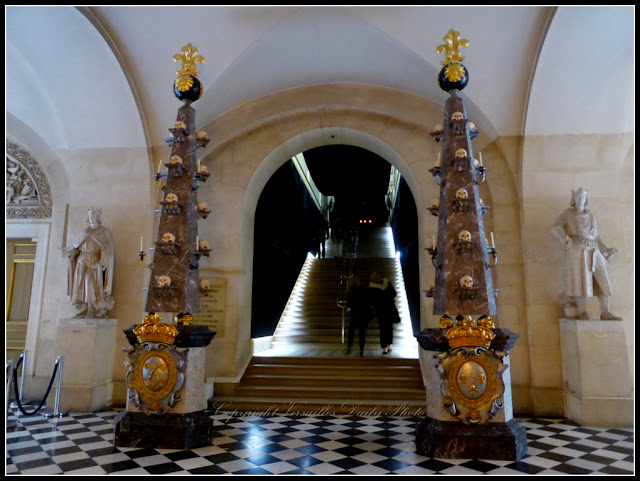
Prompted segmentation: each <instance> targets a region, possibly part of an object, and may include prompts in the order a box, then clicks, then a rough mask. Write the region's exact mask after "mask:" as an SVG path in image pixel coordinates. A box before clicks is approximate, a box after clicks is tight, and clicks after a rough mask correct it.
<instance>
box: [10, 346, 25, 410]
mask: <svg viewBox="0 0 640 481" xmlns="http://www.w3.org/2000/svg"><path fill="white" fill-rule="evenodd" d="M19 367H22V369H20V392H19V393H16V396H18V397H19V399H20V403H22V402H23V400H22V393H23V392H24V370H25V369H26V367H27V351H26V350H25V351H22V354H20V360H19V361H18V363H17V364H16V366H15V369H18V368H19ZM17 407H18V401H17V400H16V401H15V402H12V403H11V408H13V409H15V408H17Z"/></svg>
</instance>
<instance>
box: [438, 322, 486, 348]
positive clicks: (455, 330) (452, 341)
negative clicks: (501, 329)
mask: <svg viewBox="0 0 640 481" xmlns="http://www.w3.org/2000/svg"><path fill="white" fill-rule="evenodd" d="M445 337H446V338H447V340H448V341H449V347H451V349H457V348H459V347H482V348H484V349H489V346H490V345H491V341H493V338H494V337H495V334H494V333H493V332H492V331H491V329H490V328H488V327H484V326H473V325H469V323H468V322H466V319H465V321H463V322H458V323H457V325H456V326H454V327H452V328H451V329H449V330H448V331H447V333H446V334H445Z"/></svg>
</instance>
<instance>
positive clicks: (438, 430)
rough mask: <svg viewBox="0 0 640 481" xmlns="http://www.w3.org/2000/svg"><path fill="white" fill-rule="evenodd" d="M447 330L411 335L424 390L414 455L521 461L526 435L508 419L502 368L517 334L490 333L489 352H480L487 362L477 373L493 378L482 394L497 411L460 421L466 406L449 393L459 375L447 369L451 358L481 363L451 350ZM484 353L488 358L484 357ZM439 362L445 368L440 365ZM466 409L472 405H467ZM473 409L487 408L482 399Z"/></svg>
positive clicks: (509, 410)
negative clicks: (495, 403) (496, 404)
mask: <svg viewBox="0 0 640 481" xmlns="http://www.w3.org/2000/svg"><path fill="white" fill-rule="evenodd" d="M447 331H448V330H447V329H424V330H423V331H422V332H421V333H420V334H419V335H418V336H417V339H418V342H419V344H420V347H421V348H422V349H421V350H420V361H421V367H422V373H423V380H424V382H425V386H426V388H427V399H426V401H427V403H426V404H427V406H426V407H427V417H426V418H424V419H423V420H422V421H421V422H420V423H419V424H418V425H417V426H416V431H415V432H416V446H417V449H418V452H420V453H422V454H425V455H427V456H429V457H435V458H446V459H452V458H458V459H503V460H511V461H518V460H520V459H522V458H523V457H524V456H526V454H527V432H526V430H525V428H524V427H522V426H521V425H520V424H519V423H518V422H517V421H516V420H515V419H513V406H512V400H511V376H510V369H509V367H508V366H509V363H510V361H509V355H508V352H509V351H510V350H511V348H512V347H513V346H514V345H515V343H516V341H517V339H518V337H519V336H518V335H517V334H514V333H512V332H511V331H509V330H508V329H492V332H493V334H494V339H493V340H492V342H491V345H490V350H486V349H485V350H484V351H485V353H486V354H487V355H488V356H489V357H490V358H491V359H492V361H491V362H492V363H493V364H484V365H485V366H487V370H486V371H483V374H484V375H485V376H486V377H490V376H492V377H493V378H494V379H495V380H496V382H495V383H492V385H493V386H494V387H493V391H487V392H490V393H493V394H494V395H495V397H499V398H500V399H501V402H500V405H501V407H500V408H499V409H497V410H496V411H494V412H493V414H491V415H484V414H483V417H482V418H481V419H484V422H473V421H471V419H473V418H472V417H470V416H466V417H465V413H468V412H469V411H470V408H468V407H467V408H465V407H464V406H465V403H466V401H465V398H463V397H461V396H462V394H461V392H462V391H460V392H457V393H456V394H454V392H453V391H452V390H451V384H452V383H451V379H452V378H454V379H458V374H457V373H458V372H459V371H456V370H455V369H456V368H454V367H452V364H451V359H453V358H460V356H462V357H461V358H462V359H468V361H466V362H483V363H484V361H480V360H479V356H473V355H470V353H472V352H473V351H474V349H473V348H470V350H469V351H468V352H466V351H465V352H460V351H456V350H454V349H451V348H450V346H449V341H448V339H447V337H446V336H445V334H446V333H447ZM456 352H457V354H456ZM490 352H491V353H493V354H491V355H489V353H490ZM496 352H499V353H501V357H500V358H498V357H495V353H496ZM445 361H446V362H448V364H446V365H445ZM498 364H500V366H501V367H502V368H503V369H502V371H501V373H500V374H498V371H497V368H498ZM490 366H493V367H490ZM458 368H460V366H458ZM449 369H451V371H450V373H448V370H449ZM494 370H495V371H494ZM479 382H482V380H480V381H479ZM474 387H475V386H474ZM501 388H502V389H501ZM487 389H489V388H488V387H487ZM454 395H455V396H456V399H455V404H454V399H453V398H452V397H450V396H454ZM467 399H471V398H467ZM491 399H493V398H491ZM454 405H456V406H457V407H456V408H455V411H456V412H455V413H454V412H452V411H453V410H452V406H454ZM467 406H471V407H474V405H473V404H471V403H469V404H467ZM475 409H477V410H478V412H481V413H488V412H489V410H490V409H491V406H490V405H489V401H484V403H483V404H476V405H475ZM465 410H466V411H465ZM464 421H468V422H464Z"/></svg>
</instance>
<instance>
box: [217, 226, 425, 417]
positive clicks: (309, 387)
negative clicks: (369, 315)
mask: <svg viewBox="0 0 640 481" xmlns="http://www.w3.org/2000/svg"><path fill="white" fill-rule="evenodd" d="M390 234H391V229H390V228H389V227H384V228H370V229H368V230H367V231H364V232H361V234H360V242H359V248H358V257H357V261H356V265H355V270H354V273H355V275H357V276H359V277H360V279H361V280H362V281H363V283H366V282H368V279H369V274H370V273H371V272H373V271H375V272H378V273H379V274H381V275H382V276H383V277H387V278H388V279H390V281H391V283H392V284H393V286H394V288H395V289H396V292H397V294H398V297H397V298H396V305H397V307H398V311H399V313H400V316H401V318H402V322H401V323H399V324H395V325H394V341H393V345H392V346H393V349H392V352H391V354H390V355H389V356H388V357H382V349H381V347H380V338H379V329H378V323H377V319H373V320H371V321H370V323H369V326H368V329H367V338H366V344H365V357H364V358H360V357H359V356H358V352H359V346H358V336H357V334H356V338H355V340H354V345H353V348H352V351H351V354H350V355H345V354H343V351H344V349H345V348H346V342H347V334H348V326H349V314H348V313H347V314H346V316H345V319H344V325H345V330H344V343H343V331H342V325H343V320H342V310H341V309H340V308H339V307H338V305H337V298H338V294H339V289H340V285H339V281H340V274H341V272H342V271H343V267H344V262H343V260H342V259H340V258H330V257H329V256H330V254H331V253H332V252H334V249H333V246H331V245H328V246H327V258H326V259H314V258H312V257H309V258H308V259H307V261H306V262H305V264H304V266H303V268H302V270H301V272H300V276H299V278H298V281H297V283H296V286H295V287H294V290H293V292H292V293H291V296H290V298H289V302H288V303H287V306H286V308H285V310H284V312H283V314H282V317H281V320H280V322H279V324H278V327H277V328H276V331H275V333H274V336H273V342H272V347H271V349H268V350H265V351H262V352H258V353H256V354H255V355H254V357H253V359H252V361H251V363H250V364H249V367H248V368H247V370H246V372H245V374H244V376H243V377H242V380H241V382H240V384H239V385H238V386H237V387H236V389H235V392H234V393H233V394H232V395H228V396H216V397H215V398H214V399H212V400H211V401H210V406H211V407H212V408H220V407H221V406H225V408H228V409H237V410H238V411H265V410H270V411H271V412H287V411H288V412H293V411H298V412H299V411H305V412H316V413H319V412H321V411H323V410H324V411H327V410H329V411H330V412H328V413H327V414H331V413H335V414H338V413H343V414H349V413H350V414H357V413H358V412H359V413H361V414H363V413H367V412H368V413H369V414H370V415H375V414H395V415H401V414H402V413H403V412H404V413H405V414H406V415H408V414H411V415H413V414H416V413H419V414H422V413H424V411H425V409H426V407H425V405H426V394H425V389H424V385H423V382H422V375H421V372H420V366H419V362H418V343H417V341H416V339H415V338H414V336H413V331H412V327H411V320H410V318H409V310H408V305H407V299H406V294H405V289H404V281H403V278H402V269H401V266H400V261H399V259H397V258H395V256H394V253H395V249H394V247H393V240H392V239H391V235H390Z"/></svg>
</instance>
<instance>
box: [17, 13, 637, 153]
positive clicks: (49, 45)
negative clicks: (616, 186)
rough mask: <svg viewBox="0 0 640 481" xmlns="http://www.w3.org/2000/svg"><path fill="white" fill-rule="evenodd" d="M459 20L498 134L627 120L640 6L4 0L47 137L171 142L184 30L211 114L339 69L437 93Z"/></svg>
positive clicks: (22, 84) (484, 115) (626, 126)
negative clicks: (18, 1) (13, 1)
mask: <svg viewBox="0 0 640 481" xmlns="http://www.w3.org/2000/svg"><path fill="white" fill-rule="evenodd" d="M450 28H455V29H456V30H458V31H460V32H461V33H462V35H463V37H465V38H468V39H469V41H470V45H469V47H468V48H467V49H464V51H463V54H464V55H465V56H466V59H465V61H464V63H465V65H466V66H467V68H468V69H469V71H470V83H469V86H468V87H467V89H465V90H464V91H463V94H464V96H465V98H466V99H467V102H468V103H467V105H468V109H469V111H470V112H472V113H473V118H474V119H475V120H476V123H478V124H481V125H482V126H483V131H484V132H485V133H487V134H488V135H489V136H490V137H491V138H495V137H499V136H510V135H525V134H531V135H539V134H548V133H563V134H564V133H568V134H571V133H616V132H630V131H632V130H633V113H634V107H633V94H634V87H633V43H634V25H633V7H559V8H554V7H537V6H534V7H416V6H408V7H288V6H283V7H233V6H232V7H126V6H114V7H78V8H75V7H7V8H6V101H7V106H6V112H7V120H8V124H9V125H12V123H16V122H17V123H20V124H21V125H23V126H26V127H28V128H29V129H31V130H32V131H33V132H35V133H36V134H37V135H38V136H40V137H41V138H42V140H43V141H44V142H45V143H46V144H47V145H48V146H49V147H50V148H51V149H53V150H57V149H68V150H73V149H91V148H111V147H120V148H122V147H141V148H149V147H150V146H151V145H155V146H157V145H162V142H163V140H164V138H166V136H167V128H166V125H167V122H170V121H172V120H173V118H174V116H175V111H176V108H177V107H178V106H179V102H178V101H177V100H176V99H175V98H174V96H173V94H172V93H171V87H172V82H173V80H174V79H175V77H176V73H175V72H176V69H177V64H176V63H174V62H173V60H172V57H173V55H174V54H175V53H178V52H179V50H180V48H181V47H182V46H183V45H185V44H187V43H189V42H191V43H192V44H193V45H195V46H196V47H197V48H198V49H199V52H200V53H201V54H202V55H203V56H204V57H205V58H206V62H205V63H204V64H202V65H201V66H200V65H199V67H198V70H199V71H200V72H201V74H200V78H201V79H202V81H203V83H204V87H205V93H206V95H205V96H204V97H203V98H202V100H201V101H200V102H199V103H198V119H199V121H200V122H203V123H207V122H210V121H212V120H213V119H215V118H216V117H218V116H219V115H220V114H222V113H224V112H226V111H228V110H230V109H232V108H234V107H236V106H238V105H240V104H242V103H244V102H247V101H249V100H251V99H254V98H257V97H260V96H264V95H267V94H270V93H273V92H277V91H281V90H284V89H288V88H292V87H299V86H304V85H315V84H325V83H334V82H355V83H367V84H377V85H382V86H387V87H391V88H394V89H400V90H404V91H408V92H411V93H414V94H417V95H420V96H423V97H426V98H428V99H430V100H433V101H436V102H440V103H443V102H444V99H445V96H446V94H445V93H444V92H442V91H441V90H440V89H439V88H438V86H437V82H436V74H437V72H438V70H439V69H440V61H441V60H442V58H441V57H442V55H441V54H438V53H436V46H437V45H439V44H440V43H442V38H443V36H444V34H446V32H447V31H448V30H449V29H450Z"/></svg>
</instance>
